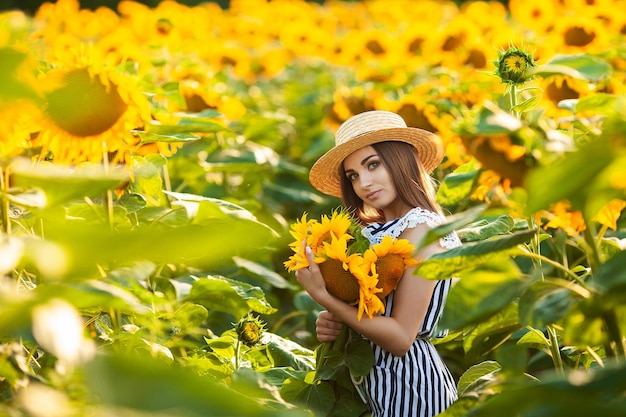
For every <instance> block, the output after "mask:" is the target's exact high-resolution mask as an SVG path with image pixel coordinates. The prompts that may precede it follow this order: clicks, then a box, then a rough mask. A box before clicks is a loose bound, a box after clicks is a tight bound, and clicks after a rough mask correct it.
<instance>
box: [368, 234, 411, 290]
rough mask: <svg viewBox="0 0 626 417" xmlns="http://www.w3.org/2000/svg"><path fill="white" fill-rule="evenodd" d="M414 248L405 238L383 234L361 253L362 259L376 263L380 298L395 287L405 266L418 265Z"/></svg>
mask: <svg viewBox="0 0 626 417" xmlns="http://www.w3.org/2000/svg"><path fill="white" fill-rule="evenodd" d="M414 250H415V245H413V244H412V243H411V242H410V241H408V240H407V239H393V238H392V237H391V236H385V237H383V240H382V241H381V242H380V243H378V244H375V245H372V246H371V247H370V248H369V249H368V250H367V251H366V253H364V254H363V257H364V259H366V260H367V261H368V262H370V263H371V264H375V265H376V270H377V271H378V284H377V287H378V288H380V289H382V291H381V292H380V293H379V294H378V296H379V297H380V298H382V299H384V298H385V297H386V296H387V295H389V293H390V292H391V291H393V290H395V289H396V287H397V286H398V283H399V282H400V279H401V278H402V275H404V270H405V269H406V268H408V267H412V266H417V265H418V263H419V262H418V261H416V260H415V259H414V258H413V251H414Z"/></svg>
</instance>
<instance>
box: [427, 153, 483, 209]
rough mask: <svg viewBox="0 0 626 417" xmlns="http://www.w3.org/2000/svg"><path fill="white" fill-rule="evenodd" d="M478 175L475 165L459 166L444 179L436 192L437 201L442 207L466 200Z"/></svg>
mask: <svg viewBox="0 0 626 417" xmlns="http://www.w3.org/2000/svg"><path fill="white" fill-rule="evenodd" d="M478 173H479V171H478V170H477V169H476V164H475V163H466V164H463V165H461V166H459V167H458V168H457V169H455V170H454V172H452V173H450V174H448V175H446V177H445V178H444V180H443V183H442V184H441V186H440V187H439V189H438V190H437V201H438V202H439V203H440V204H442V205H444V206H452V205H454V204H457V203H459V202H461V201H462V200H464V199H465V198H467V197H468V196H469V194H470V193H471V191H472V188H473V186H474V182H475V181H476V178H477V177H478Z"/></svg>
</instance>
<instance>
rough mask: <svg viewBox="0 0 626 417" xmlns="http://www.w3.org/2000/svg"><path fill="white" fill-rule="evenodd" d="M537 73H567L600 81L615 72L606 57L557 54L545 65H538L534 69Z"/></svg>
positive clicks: (577, 77)
mask: <svg viewBox="0 0 626 417" xmlns="http://www.w3.org/2000/svg"><path fill="white" fill-rule="evenodd" d="M532 71H533V73H534V74H535V75H538V76H540V77H544V78H545V77H549V76H552V75H565V76H568V77H572V78H576V79H579V80H585V81H599V80H603V79H606V78H609V77H610V76H611V74H612V72H613V70H612V67H611V65H610V64H609V63H608V62H607V61H606V60H604V59H602V58H600V57H598V56H593V55H588V54H576V55H555V56H554V57H552V58H551V59H549V60H548V61H547V62H546V63H545V64H544V65H538V66H537V67H535V68H534V69H533V70H532Z"/></svg>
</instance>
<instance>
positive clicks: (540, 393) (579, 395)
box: [472, 364, 626, 417]
mask: <svg viewBox="0 0 626 417" xmlns="http://www.w3.org/2000/svg"><path fill="white" fill-rule="evenodd" d="M625 390H626V368H625V367H624V365H623V364H611V365H610V366H606V367H604V368H595V369H593V370H588V371H585V372H584V373H583V372H582V371H578V370H572V371H570V372H567V373H566V374H565V375H563V376H559V375H555V374H547V375H544V376H542V380H541V381H540V382H538V383H534V384H528V383H525V381H523V380H522V381H520V382H517V383H513V382H511V383H509V384H508V385H507V386H506V389H503V390H502V391H501V392H499V393H497V394H495V395H493V396H491V397H490V398H488V399H487V400H486V401H484V402H483V403H481V404H480V406H479V407H477V408H475V409H474V410H472V416H476V417H493V416H508V415H519V416H533V417H553V416H603V417H621V416H623V414H624V410H625V409H626V398H624V396H623V395H622V393H623V392H624V391H625Z"/></svg>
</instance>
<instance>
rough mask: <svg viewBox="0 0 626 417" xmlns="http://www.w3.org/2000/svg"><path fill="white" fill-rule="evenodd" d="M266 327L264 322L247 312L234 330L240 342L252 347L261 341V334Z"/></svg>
mask: <svg viewBox="0 0 626 417" xmlns="http://www.w3.org/2000/svg"><path fill="white" fill-rule="evenodd" d="M266 330H267V329H266V328H265V323H264V322H263V321H261V320H260V319H259V318H258V317H254V316H253V315H252V314H248V315H247V316H245V317H244V318H242V319H241V320H239V323H237V326H236V327H235V332H236V333H237V338H238V339H239V341H240V342H241V343H243V344H244V345H246V346H248V347H253V346H256V345H258V344H259V343H261V336H263V333H264V332H265V331H266Z"/></svg>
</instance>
